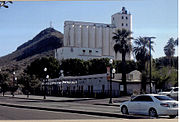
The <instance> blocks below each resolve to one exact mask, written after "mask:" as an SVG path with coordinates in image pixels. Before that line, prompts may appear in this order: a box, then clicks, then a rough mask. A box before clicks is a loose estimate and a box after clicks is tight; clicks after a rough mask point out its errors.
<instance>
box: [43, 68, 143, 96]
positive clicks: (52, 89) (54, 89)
mask: <svg viewBox="0 0 180 122" xmlns="http://www.w3.org/2000/svg"><path fill="white" fill-rule="evenodd" d="M140 75H141V73H140V72H139V71H132V72H130V73H129V74H127V75H126V78H127V91H128V94H132V93H133V92H134V91H137V92H138V93H140V88H141V79H140ZM112 81H113V82H112V89H113V90H112V95H113V97H118V96H121V95H122V93H123V92H122V91H123V83H122V80H121V74H115V77H114V79H112ZM43 85H44V84H43ZM109 85H110V82H109V80H107V74H95V75H86V76H66V77H60V78H55V79H49V80H48V82H47V83H46V86H47V89H48V90H47V91H48V95H53V93H54V95H55V94H56V95H57V94H58V95H60V96H76V95H80V96H81V97H82V96H83V95H84V96H86V97H87V96H89V95H90V96H92V97H99V96H98V95H102V96H103V97H108V95H110V86H109ZM102 96H101V97H102Z"/></svg>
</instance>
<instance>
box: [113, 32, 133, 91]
mask: <svg viewBox="0 0 180 122" xmlns="http://www.w3.org/2000/svg"><path fill="white" fill-rule="evenodd" d="M113 34H114V36H113V37H112V39H113V40H115V42H116V43H115V45H114V51H115V53H116V55H117V53H118V52H119V53H121V54H122V66H123V67H122V83H123V85H124V93H125V94H126V93H127V84H126V54H127V53H130V52H131V50H132V46H131V42H130V40H131V39H132V37H131V34H132V32H131V31H128V30H126V29H122V30H120V29H118V30H117V32H115V33H113Z"/></svg>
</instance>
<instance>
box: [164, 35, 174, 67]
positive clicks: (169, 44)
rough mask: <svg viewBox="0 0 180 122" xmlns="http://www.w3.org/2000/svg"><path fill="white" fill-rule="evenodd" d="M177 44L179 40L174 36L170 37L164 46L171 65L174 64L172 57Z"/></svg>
mask: <svg viewBox="0 0 180 122" xmlns="http://www.w3.org/2000/svg"><path fill="white" fill-rule="evenodd" d="M176 44H177V42H176V41H175V40H174V38H170V39H169V40H168V42H167V44H166V45H165V47H164V53H165V55H166V56H167V57H168V59H169V62H171V63H170V64H171V67H172V65H173V62H172V57H173V56H174V54H175V45H176Z"/></svg>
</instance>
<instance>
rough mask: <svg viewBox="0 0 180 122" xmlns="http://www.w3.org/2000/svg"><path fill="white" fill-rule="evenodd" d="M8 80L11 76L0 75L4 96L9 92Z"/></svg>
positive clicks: (0, 84)
mask: <svg viewBox="0 0 180 122" xmlns="http://www.w3.org/2000/svg"><path fill="white" fill-rule="evenodd" d="M8 79H9V75H8V74H7V73H0V86H1V91H2V93H3V96H4V94H5V92H6V91H8V86H9V82H8Z"/></svg>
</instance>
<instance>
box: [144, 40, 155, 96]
mask: <svg viewBox="0 0 180 122" xmlns="http://www.w3.org/2000/svg"><path fill="white" fill-rule="evenodd" d="M144 38H145V40H147V41H149V56H150V57H149V58H150V59H149V60H150V62H149V65H150V66H149V83H150V84H149V86H150V93H152V86H151V84H152V80H151V39H155V38H156V37H144Z"/></svg>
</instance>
